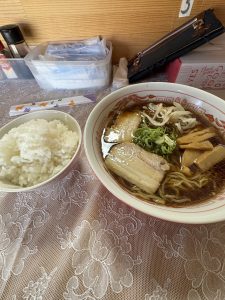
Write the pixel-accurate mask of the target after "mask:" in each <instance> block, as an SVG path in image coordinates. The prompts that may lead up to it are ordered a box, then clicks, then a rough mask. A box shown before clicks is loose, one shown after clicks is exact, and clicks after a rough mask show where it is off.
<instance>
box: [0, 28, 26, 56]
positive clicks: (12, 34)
mask: <svg viewBox="0 0 225 300" xmlns="http://www.w3.org/2000/svg"><path fill="white" fill-rule="evenodd" d="M0 33H1V34H2V37H3V38H4V40H5V41H6V43H7V45H8V47H9V50H10V52H11V54H12V56H13V57H14V58H23V57H25V56H26V55H27V53H28V52H29V47H28V45H27V43H26V41H25V39H24V37H23V34H22V32H21V30H20V28H19V26H18V25H16V24H9V25H4V26H1V27H0Z"/></svg>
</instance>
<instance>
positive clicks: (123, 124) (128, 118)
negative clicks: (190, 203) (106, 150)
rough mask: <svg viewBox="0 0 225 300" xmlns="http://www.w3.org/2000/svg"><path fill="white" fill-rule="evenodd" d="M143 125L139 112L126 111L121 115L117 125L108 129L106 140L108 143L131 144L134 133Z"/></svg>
mask: <svg viewBox="0 0 225 300" xmlns="http://www.w3.org/2000/svg"><path fill="white" fill-rule="evenodd" d="M140 123H141V114H140V112H137V111H125V112H123V113H121V114H119V115H118V116H117V118H116V120H115V123H114V124H113V125H112V126H111V127H109V128H107V129H106V131H105V134H104V140H105V142H108V143H121V142H131V141H132V139H133V132H134V131H135V130H136V129H137V128H138V126H139V124H140Z"/></svg>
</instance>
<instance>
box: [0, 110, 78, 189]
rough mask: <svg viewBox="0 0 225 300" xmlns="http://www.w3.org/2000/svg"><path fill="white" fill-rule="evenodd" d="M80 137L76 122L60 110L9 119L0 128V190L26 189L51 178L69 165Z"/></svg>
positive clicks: (42, 183) (44, 182)
mask: <svg viewBox="0 0 225 300" xmlns="http://www.w3.org/2000/svg"><path fill="white" fill-rule="evenodd" d="M81 140H82V133H81V129H80V126H79V124H78V122H77V121H76V120H75V119H74V118H73V117H72V116H70V115H69V114H67V113H64V112H61V111H55V110H44V111H37V112H33V113H29V114H26V115H23V116H21V117H18V118H16V119H14V120H13V121H11V122H9V123H8V124H6V125H5V126H3V127H2V128H1V129H0V191H1V192H22V191H28V190H32V189H34V188H37V187H40V186H42V185H44V184H46V183H48V182H49V181H51V180H53V179H54V178H56V177H57V176H59V175H60V174H61V173H62V172H64V171H65V169H67V168H68V167H69V166H70V165H71V163H72V161H73V160H74V158H75V156H76V155H77V153H78V151H79V148H80V145H81Z"/></svg>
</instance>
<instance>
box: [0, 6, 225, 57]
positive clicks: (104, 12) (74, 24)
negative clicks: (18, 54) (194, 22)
mask: <svg viewBox="0 0 225 300" xmlns="http://www.w3.org/2000/svg"><path fill="white" fill-rule="evenodd" d="M180 4H181V0H83V1H78V0H64V1H62V0H61V1H60V0H50V1H48V0H0V25H5V24H9V23H18V24H20V25H21V27H22V29H23V32H24V34H25V37H26V40H27V42H28V43H29V44H30V45H35V44H38V43H40V42H43V41H48V40H57V39H58V40H65V39H79V38H85V37H90V36H94V35H99V34H100V35H102V36H105V37H107V38H108V39H110V40H112V42H113V45H114V60H115V61H116V60H117V59H118V58H119V57H121V56H127V57H131V56H132V55H133V54H135V53H136V52H138V51H139V50H142V49H143V48H145V47H147V46H148V45H149V44H151V43H153V42H154V41H156V40H157V39H159V38H160V37H162V36H163V35H165V34H166V33H168V32H169V31H171V30H172V29H174V28H175V27H177V26H178V25H180V24H182V23H184V22H185V21H186V20H188V18H190V17H192V16H194V15H195V14H197V13H199V12H201V11H203V10H205V9H207V8H210V7H211V8H215V12H216V15H217V16H218V17H219V18H220V20H221V21H222V22H223V23H224V24H225V0H208V1H207V0H195V1H194V6H193V9H192V14H191V16H190V17H188V18H180V19H179V18H178V14H179V9H180Z"/></svg>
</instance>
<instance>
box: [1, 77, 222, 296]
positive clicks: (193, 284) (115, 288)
mask: <svg viewBox="0 0 225 300" xmlns="http://www.w3.org/2000/svg"><path fill="white" fill-rule="evenodd" d="M218 93H219V95H220V96H221V95H223V92H221V91H220V92H218ZM72 95H73V92H72V91H67V92H66V91H58V92H48V93H47V92H44V91H42V90H40V89H39V87H38V86H37V84H36V83H35V82H34V81H32V80H27V81H21V82H19V81H17V82H13V81H12V82H0V125H3V124H5V123H6V122H8V121H9V120H10V117H9V115H8V112H9V107H10V105H13V104H16V103H25V102H28V101H29V100H35V99H36V100H47V99H48V100H50V99H55V98H56V97H63V96H72ZM93 107H94V104H86V105H81V106H77V107H75V108H65V109H62V110H63V111H66V112H69V113H70V114H71V115H72V116H74V117H75V118H76V119H77V120H78V122H79V123H80V125H81V127H82V129H83V127H84V125H85V121H86V119H87V117H88V114H89V113H90V111H91V110H92V109H93ZM0 299H7V300H8V299H10V300H18V299H19V300H20V299H33V300H34V299H37V300H42V299H43V300H44V299H48V300H50V299H53V300H58V299H71V300H95V299H96V300H97V299H115V300H116V299H118V300H122V299H124V300H125V299H126V300H127V299H138V300H139V299H143V300H166V299H169V300H170V299H171V300H183V299H188V300H200V299H209V300H212V299H214V300H222V299H225V222H221V223H217V224H209V225H185V224H177V223H171V222H166V221H162V220H159V219H156V218H153V217H150V216H147V215H145V214H143V213H141V212H139V211H136V210H134V209H132V208H131V207H128V206H127V205H125V204H123V203H122V202H121V201H120V200H118V199H117V198H115V197H114V196H113V195H112V194H111V193H110V192H109V191H107V189H106V188H105V187H104V186H103V185H102V184H101V183H100V181H99V180H98V179H97V177H96V176H95V174H94V173H93V171H92V170H91V168H90V165H89V164H88V162H87V159H86V156H85V152H84V149H83V146H82V147H81V151H80V153H79V157H78V158H77V160H76V161H75V162H74V164H73V165H72V166H71V168H70V169H69V170H67V172H66V173H65V174H64V176H63V177H60V178H58V179H56V180H54V181H52V182H51V183H49V184H47V185H45V186H44V187H43V188H39V189H36V190H34V191H31V192H26V193H13V194H7V193H0Z"/></svg>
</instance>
